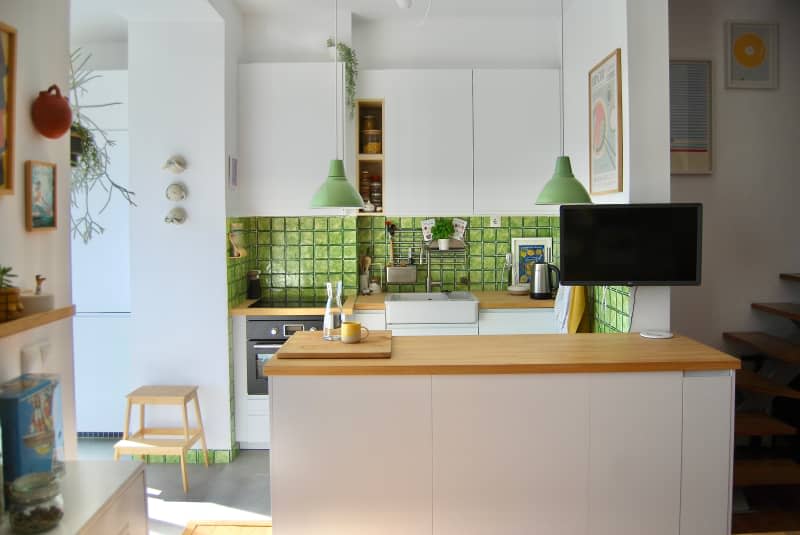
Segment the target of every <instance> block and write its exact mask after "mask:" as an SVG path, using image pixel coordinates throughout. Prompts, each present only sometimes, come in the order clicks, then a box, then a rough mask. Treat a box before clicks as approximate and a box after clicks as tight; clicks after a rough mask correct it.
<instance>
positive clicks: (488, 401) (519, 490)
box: [432, 374, 646, 535]
mask: <svg viewBox="0 0 800 535" xmlns="http://www.w3.org/2000/svg"><path fill="white" fill-rule="evenodd" d="M432 391H433V394H432V400H433V411H432V413H433V532H434V533H435V534H436V535H470V534H475V535H484V534H487V533H502V534H503V535H528V534H531V533H543V534H545V533H546V534H551V533H552V534H556V533H557V534H559V535H585V534H586V533H588V531H587V511H588V510H589V507H588V502H587V498H588V494H587V488H588V473H589V457H588V455H587V451H588V444H589V402H588V376H587V375H585V374H544V375H488V376H487V375H473V376H439V375H437V376H434V377H433V388H432ZM620 533H622V532H620ZM625 533H630V532H625ZM640 533H646V530H645V531H642V532H640Z"/></svg>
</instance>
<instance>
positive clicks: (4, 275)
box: [0, 266, 22, 323]
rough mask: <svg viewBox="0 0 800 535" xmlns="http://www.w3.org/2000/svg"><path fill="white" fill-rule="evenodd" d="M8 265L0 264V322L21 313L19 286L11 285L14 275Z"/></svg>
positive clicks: (15, 317) (14, 317)
mask: <svg viewBox="0 0 800 535" xmlns="http://www.w3.org/2000/svg"><path fill="white" fill-rule="evenodd" d="M11 271H12V268H11V267H10V266H0V323H2V322H4V321H9V320H14V319H17V318H18V317H19V316H20V315H21V313H22V305H21V303H20V302H19V288H16V287H14V286H12V285H11V279H13V278H14V277H16V275H15V274H14V273H12V272H11Z"/></svg>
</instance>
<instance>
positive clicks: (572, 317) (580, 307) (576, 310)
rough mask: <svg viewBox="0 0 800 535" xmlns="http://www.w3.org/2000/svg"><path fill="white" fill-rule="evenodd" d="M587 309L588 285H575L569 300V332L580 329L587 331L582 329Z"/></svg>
mask: <svg viewBox="0 0 800 535" xmlns="http://www.w3.org/2000/svg"><path fill="white" fill-rule="evenodd" d="M585 311H586V287H585V286H575V287H573V288H572V294H571V295H570V301H569V312H568V314H569V316H568V317H567V332H568V333H569V334H574V333H576V332H578V331H579V330H580V331H581V332H585V329H580V327H581V322H582V321H583V313H584V312H585Z"/></svg>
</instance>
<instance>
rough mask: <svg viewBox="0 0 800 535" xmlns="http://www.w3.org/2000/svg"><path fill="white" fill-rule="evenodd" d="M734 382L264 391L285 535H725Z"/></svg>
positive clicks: (411, 379) (283, 387)
mask: <svg viewBox="0 0 800 535" xmlns="http://www.w3.org/2000/svg"><path fill="white" fill-rule="evenodd" d="M733 381H734V376H733V372H732V371H714V372H679V371H678V372H654V373H569V374H521V375H434V376H424V375H422V376H421V375H416V376H277V377H271V378H270V383H271V384H270V392H271V394H272V395H271V396H270V400H271V414H272V419H271V436H272V451H271V454H270V478H271V479H270V483H271V496H272V516H273V524H274V529H275V531H276V533H280V534H281V535H300V534H303V535H305V534H308V533H314V534H315V535H328V534H330V535H333V534H337V535H338V534H348V535H353V534H375V533H380V534H381V535H394V534H397V535H401V534H402V535H407V534H414V535H418V534H425V533H430V534H436V535H470V534H475V535H478V534H480V535H485V534H487V533H498V534H500V533H502V534H503V535H515V534H519V535H523V534H524V535H529V534H534V533H541V534H546V535H590V534H591V535H642V534H647V535H728V534H729V533H730V525H729V524H730V512H731V510H730V509H731V477H732V476H731V466H732V433H733V385H734V382H733Z"/></svg>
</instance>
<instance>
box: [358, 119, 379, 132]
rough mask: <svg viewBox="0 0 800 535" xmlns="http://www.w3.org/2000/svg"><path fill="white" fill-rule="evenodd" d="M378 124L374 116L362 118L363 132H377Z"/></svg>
mask: <svg viewBox="0 0 800 535" xmlns="http://www.w3.org/2000/svg"><path fill="white" fill-rule="evenodd" d="M376 128H377V123H376V122H375V116H374V115H364V116H363V117H362V118H361V130H375V129H376Z"/></svg>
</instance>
